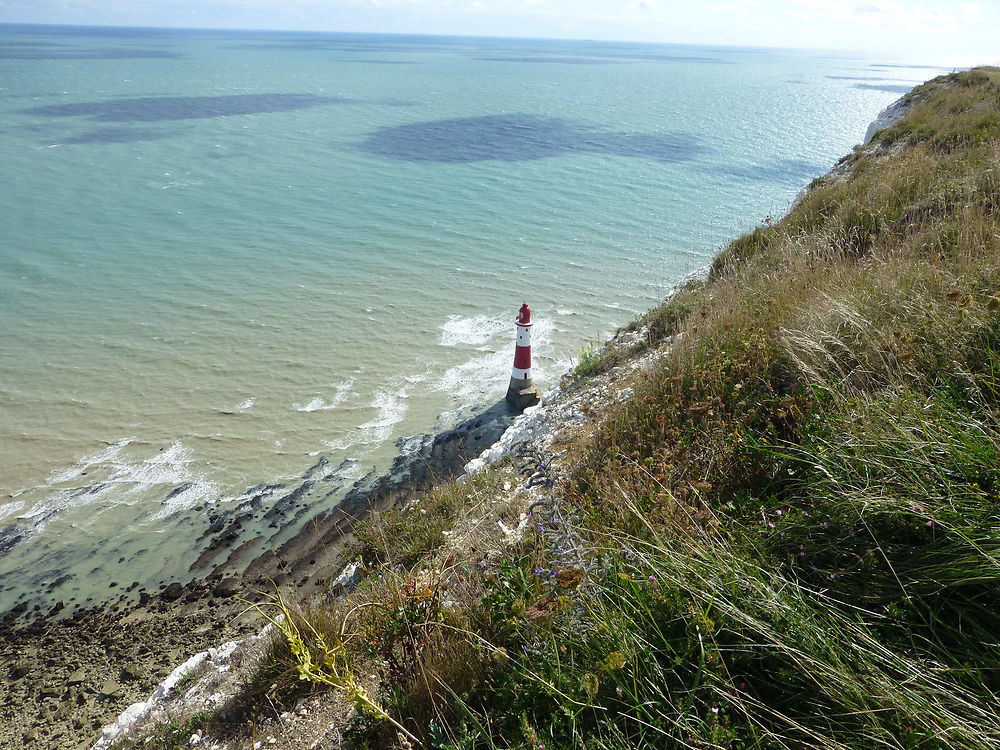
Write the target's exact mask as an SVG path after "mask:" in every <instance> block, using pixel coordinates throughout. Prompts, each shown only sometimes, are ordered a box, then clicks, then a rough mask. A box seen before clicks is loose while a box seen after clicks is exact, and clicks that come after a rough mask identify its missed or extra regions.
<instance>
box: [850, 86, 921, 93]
mask: <svg viewBox="0 0 1000 750" xmlns="http://www.w3.org/2000/svg"><path fill="white" fill-rule="evenodd" d="M854 88H856V89H862V90H863V91H888V92H889V93H890V94H906V93H908V92H909V91H910V90H911V89H913V86H903V85H899V84H893V83H879V84H875V83H856V84H854Z"/></svg>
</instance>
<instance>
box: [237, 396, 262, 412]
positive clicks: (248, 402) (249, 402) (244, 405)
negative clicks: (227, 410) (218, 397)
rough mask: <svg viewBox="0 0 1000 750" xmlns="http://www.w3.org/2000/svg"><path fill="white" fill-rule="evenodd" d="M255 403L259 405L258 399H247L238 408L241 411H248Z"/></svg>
mask: <svg viewBox="0 0 1000 750" xmlns="http://www.w3.org/2000/svg"><path fill="white" fill-rule="evenodd" d="M255 403H257V399H255V398H254V397H253V396H251V397H250V398H248V399H245V400H244V401H243V402H242V403H241V404H240V405H239V406H237V407H236V408H237V409H239V410H240V411H246V410H247V409H249V408H251V407H252V406H253V405H254V404H255Z"/></svg>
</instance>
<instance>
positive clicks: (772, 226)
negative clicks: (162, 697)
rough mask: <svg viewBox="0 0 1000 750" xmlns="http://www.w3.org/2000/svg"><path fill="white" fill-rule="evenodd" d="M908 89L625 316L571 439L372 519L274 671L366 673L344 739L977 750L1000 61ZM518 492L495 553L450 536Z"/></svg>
mask: <svg viewBox="0 0 1000 750" xmlns="http://www.w3.org/2000/svg"><path fill="white" fill-rule="evenodd" d="M910 98H911V108H910V110H909V113H908V114H907V115H906V117H905V118H904V119H903V120H901V121H900V122H899V123H897V124H895V125H893V126H892V127H890V128H887V129H886V130H884V131H882V132H881V133H879V134H877V135H876V137H875V140H874V142H873V144H872V145H871V146H870V147H868V148H866V149H863V150H862V149H859V150H857V151H856V152H855V153H854V154H852V155H851V156H850V157H848V159H847V160H846V161H845V162H844V163H843V164H842V165H841V168H840V169H839V170H838V171H837V173H835V174H832V175H831V176H828V177H827V178H823V179H821V180H818V181H816V182H815V183H814V184H813V186H812V187H811V189H810V191H809V192H808V193H807V194H806V195H805V196H804V197H803V198H802V199H801V200H800V201H799V202H798V203H797V204H796V206H795V207H794V208H793V209H792V211H791V212H790V213H789V214H788V216H786V217H785V218H784V219H782V220H780V221H777V222H770V221H769V222H767V223H766V224H765V225H763V226H761V227H759V228H757V229H756V230H755V231H753V232H751V233H750V234H748V235H746V236H744V237H741V238H739V239H737V240H736V241H734V242H733V243H732V244H731V245H730V246H729V247H728V248H726V249H725V250H724V251H723V252H722V253H721V254H720V255H719V257H718V258H717V259H716V260H715V262H714V263H713V265H712V269H711V274H710V275H709V277H708V278H707V279H706V280H705V281H701V282H692V283H689V284H687V285H686V286H685V287H684V288H682V289H680V290H679V291H678V292H677V293H676V294H675V295H674V296H672V297H671V298H670V300H668V301H667V302H666V303H665V304H664V305H663V306H661V307H659V308H657V309H655V310H652V311H650V312H649V313H648V314H647V315H646V316H645V317H644V319H643V320H641V321H638V325H645V326H646V327H647V330H648V332H649V343H648V348H658V349H659V350H660V352H661V356H660V357H659V358H658V359H657V360H656V363H657V364H656V365H655V367H654V368H653V369H652V370H651V371H648V372H647V371H645V370H643V373H644V374H643V375H642V376H641V380H639V381H638V382H637V383H636V385H635V389H634V392H633V393H632V394H631V396H630V397H629V398H628V400H627V401H625V402H624V403H623V404H619V405H617V406H616V407H615V408H614V409H609V410H607V413H606V415H605V416H604V417H603V421H601V422H600V424H599V426H598V427H597V429H596V430H595V431H594V432H593V433H592V434H591V435H589V436H588V438H587V440H586V441H584V444H583V447H582V448H579V449H576V450H574V451H572V452H567V454H566V455H565V456H563V457H562V458H561V459H560V460H558V461H555V462H554V463H551V462H550V461H551V459H552V457H546V456H537V455H525V456H522V457H521V458H520V459H519V462H515V463H514V464H513V465H509V466H507V467H505V468H504V469H501V470H498V471H495V472H491V473H490V474H488V475H487V476H486V477H485V478H482V479H477V480H476V482H475V483H469V484H467V485H465V486H463V485H453V486H451V487H449V488H443V489H439V490H438V491H437V492H436V494H432V495H430V496H429V497H428V498H427V499H425V500H424V501H422V502H424V503H425V505H424V507H423V510H424V512H423V513H420V512H419V511H416V512H415V511H413V510H410V511H406V512H403V511H394V512H392V513H389V514H383V515H381V516H377V517H374V518H372V519H371V520H370V521H368V522H367V524H366V525H365V526H364V527H363V528H362V529H361V530H360V531H359V533H358V537H359V539H360V540H361V541H360V544H361V548H360V549H359V551H358V554H359V555H360V556H361V557H362V558H363V559H364V561H365V562H366V564H367V571H368V572H367V575H366V577H365V579H364V580H363V581H362V583H361V585H360V586H359V588H358V589H357V590H355V591H354V592H353V593H351V594H350V596H348V597H344V596H340V597H337V598H332V599H331V600H330V603H329V604H326V605H322V606H319V607H314V608H312V609H302V610H296V611H295V612H294V613H293V612H291V611H288V612H286V614H287V615H288V617H289V620H288V621H289V622H291V623H294V624H295V625H294V629H293V632H292V633H291V636H292V637H290V638H289V642H290V643H291V644H292V645H291V647H290V648H289V649H288V650H286V651H284V652H283V653H282V654H277V655H276V656H275V658H274V660H272V662H271V666H270V667H269V668H271V669H273V670H277V671H278V672H283V673H284V674H286V675H296V674H297V675H298V676H299V677H303V678H304V680H303V681H305V682H308V683H309V684H310V685H317V686H319V687H324V686H325V687H330V686H331V685H332V686H334V687H338V686H340V687H343V686H342V685H338V683H337V681H336V680H337V679H341V680H343V675H345V674H355V673H356V674H375V675H377V680H375V682H374V683H373V684H372V685H371V686H370V687H368V688H365V690H364V692H363V695H364V697H365V700H367V701H369V703H370V704H371V705H368V704H365V701H364V700H360V699H359V706H360V709H361V710H360V712H359V714H358V719H357V720H356V721H355V725H354V727H353V729H352V732H353V741H354V743H355V746H357V747H369V748H381V747H392V746H397V747H417V746H426V747H433V748H440V749H444V748H453V749H456V750H457V749H458V748H470V749H471V748H491V749H494V748H505V749H506V748H525V749H526V748H534V749H538V748H549V749H552V748H634V747H678V748H928V749H930V748H942V749H943V748H986V747H1000V701H998V697H1000V696H998V693H1000V379H998V376H1000V71H998V70H995V69H989V68H982V69H977V70H973V71H970V72H966V73H958V74H953V75H950V76H945V77H942V78H939V79H935V80H934V81H932V82H930V83H928V84H925V85H924V86H921V87H918V88H917V89H916V90H915V91H914V92H913V94H911V96H910ZM646 348H647V345H646V344H644V345H643V347H641V349H646ZM616 356H619V357H620V356H621V355H616ZM606 364H607V356H606V355H597V354H595V353H594V352H589V353H588V354H587V355H586V356H584V357H582V358H581V362H580V365H578V367H577V372H576V375H575V376H574V380H575V381H581V380H583V379H585V378H587V377H591V376H593V375H594V374H596V373H598V372H601V371H605V370H604V367H605V365H606ZM608 366H612V365H608ZM525 467H527V468H525ZM519 470H520V471H521V472H523V473H521V474H518V471H519ZM529 475H530V477H532V481H534V482H535V483H536V485H537V486H539V487H542V488H543V489H544V492H543V495H544V499H543V500H542V501H539V502H537V503H536V504H535V505H534V507H533V508H532V511H533V516H532V518H531V526H530V530H529V532H528V533H527V534H526V535H524V536H523V537H522V538H521V540H520V541H518V542H516V543H513V544H508V546H505V547H503V548H502V551H499V550H501V548H500V547H499V546H496V545H494V546H492V547H491V546H490V542H489V541H488V540H484V541H483V542H482V543H481V544H480V543H476V544H469V545H467V546H466V547H465V548H464V549H461V550H459V549H456V548H455V547H454V545H450V544H449V538H450V536H449V535H450V534H451V533H452V531H453V529H454V528H455V524H456V519H457V518H459V516H460V515H461V514H462V513H463V512H466V510H465V509H467V508H469V507H471V506H470V504H471V505H473V506H474V505H475V504H476V503H480V504H481V503H486V502H488V501H489V500H488V498H489V497H490V496H491V493H492V494H493V495H499V494H501V493H500V486H501V483H502V482H505V481H506V482H508V483H509V482H510V481H511V477H514V481H521V480H522V479H523V478H524V477H525V476H529ZM446 532H447V533H446ZM286 609H287V608H286ZM286 634H287V633H286ZM331 654H332V656H331ZM282 659H283V660H282ZM324 660H327V661H324ZM327 662H329V663H328V664H327ZM323 664H327V667H328V668H329V669H333V670H334V671H336V673H337V675H340V677H332V678H330V679H329V680H327V681H326V682H324V681H323V680H316V679H313V676H312V672H309V670H308V669H307V667H308V668H309V669H313V671H316V670H320V671H322V668H321V667H317V666H315V665H323ZM309 665H312V666H309ZM303 670H306V671H303ZM328 676H329V675H328ZM269 679H273V678H269ZM293 681H295V680H294V679H293ZM350 689H351V690H355V689H357V690H361V687H360V686H359V685H357V684H356V683H352V687H351V688H350ZM357 690H355V694H359V693H357Z"/></svg>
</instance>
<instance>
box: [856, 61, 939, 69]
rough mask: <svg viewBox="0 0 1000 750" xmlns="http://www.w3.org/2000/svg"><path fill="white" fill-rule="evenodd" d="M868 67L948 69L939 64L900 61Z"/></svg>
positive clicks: (873, 64)
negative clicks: (917, 63) (912, 63)
mask: <svg viewBox="0 0 1000 750" xmlns="http://www.w3.org/2000/svg"><path fill="white" fill-rule="evenodd" d="M868 67H869V68H904V69H907V70H948V68H942V67H941V66H940V65H902V64H900V63H872V64H870V65H869V66H868Z"/></svg>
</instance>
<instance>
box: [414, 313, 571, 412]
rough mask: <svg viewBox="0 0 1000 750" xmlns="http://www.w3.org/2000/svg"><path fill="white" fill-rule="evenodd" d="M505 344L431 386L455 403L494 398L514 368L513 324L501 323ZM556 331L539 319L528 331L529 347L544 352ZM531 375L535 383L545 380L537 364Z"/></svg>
mask: <svg viewBox="0 0 1000 750" xmlns="http://www.w3.org/2000/svg"><path fill="white" fill-rule="evenodd" d="M503 330H504V334H505V336H506V337H507V344H506V345H504V346H502V347H500V348H499V349H498V350H497V351H494V352H489V353H487V354H483V355H481V356H476V357H472V358H471V359H468V360H466V361H465V362H462V363H461V364H458V365H455V366H454V367H449V368H448V369H447V370H445V372H444V373H443V374H442V375H441V377H440V378H438V379H437V381H436V382H435V383H434V384H433V387H434V388H435V389H436V390H439V391H446V392H448V393H451V394H452V395H454V396H455V397H457V398H458V399H459V400H461V401H463V402H466V403H469V402H479V401H482V400H483V398H488V397H492V396H495V395H497V394H499V393H502V392H504V391H505V390H506V389H507V385H508V383H509V381H510V372H511V367H512V366H513V364H514V343H515V334H514V323H513V320H508V321H503ZM555 331H556V326H555V322H554V321H553V320H552V319H551V318H539V319H538V320H536V321H535V323H534V325H533V326H532V329H531V346H532V349H533V350H534V351H537V350H539V349H543V350H544V349H546V348H548V347H549V346H550V345H551V340H552V334H553V333H554V332H555ZM532 370H533V375H534V378H535V380H536V381H539V380H542V381H544V380H546V379H547V378H548V372H547V371H546V370H544V369H543V368H541V367H540V366H539V364H538V363H537V362H533V363H532Z"/></svg>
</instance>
